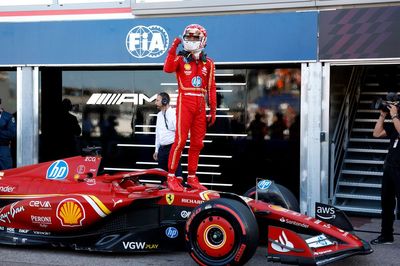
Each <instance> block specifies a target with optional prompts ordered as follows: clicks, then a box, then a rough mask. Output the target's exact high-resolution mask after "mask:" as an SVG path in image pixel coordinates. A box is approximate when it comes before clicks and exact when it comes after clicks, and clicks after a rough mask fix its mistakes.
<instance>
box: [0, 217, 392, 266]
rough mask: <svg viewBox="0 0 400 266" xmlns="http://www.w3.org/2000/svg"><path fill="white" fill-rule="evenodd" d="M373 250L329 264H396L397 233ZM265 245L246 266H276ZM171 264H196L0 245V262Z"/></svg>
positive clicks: (373, 221) (186, 259)
mask: <svg viewBox="0 0 400 266" xmlns="http://www.w3.org/2000/svg"><path fill="white" fill-rule="evenodd" d="M351 220H352V223H353V225H354V227H355V229H356V230H365V231H379V229H380V219H377V218H351ZM395 232H396V233H399V234H400V221H396V222H395ZM356 234H357V235H358V236H360V237H361V238H363V239H365V240H368V241H369V240H371V239H373V238H375V237H376V236H377V234H376V233H368V232H356ZM373 249H374V252H373V253H372V254H370V255H366V256H354V257H350V258H347V259H344V260H341V261H339V262H336V263H333V264H330V265H335V266H339V265H340V266H345V265H346V266H348V265H363V266H364V265H380V266H383V265H399V252H400V235H395V242H394V243H393V244H392V245H377V246H373ZM265 254H266V248H265V247H259V248H258V249H257V252H256V254H255V255H254V257H253V258H252V259H251V260H250V261H249V262H248V264H247V265H250V266H254V265H279V264H276V263H267V261H266V258H265ZM168 264H169V265H173V266H181V265H182V266H192V265H193V266H194V265H196V263H195V262H194V261H193V260H192V259H191V258H190V256H189V255H188V254H187V253H186V252H173V253H167V254H165V253H163V254H128V255H124V254H122V255H121V254H119V255H115V254H100V253H90V252H76V251H70V250H61V249H42V248H33V249H32V248H24V247H14V246H0V265H5V266H22V265H27V266H31V265H40V266H50V265H52V266H72V265H82V266H83V265H85V266H86V265H88V266H91V265H93V266H103V265H104V266H113V265H118V266H119V265H139V266H141V265H154V266H155V265H168Z"/></svg>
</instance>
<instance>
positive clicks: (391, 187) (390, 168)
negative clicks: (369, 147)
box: [371, 102, 400, 245]
mask: <svg viewBox="0 0 400 266" xmlns="http://www.w3.org/2000/svg"><path fill="white" fill-rule="evenodd" d="M397 105H398V103H397V102H385V105H384V106H382V108H380V116H379V119H378V121H377V122H376V124H375V128H374V131H373V136H374V137H375V138H382V137H389V138H390V146H389V151H388V154H387V157H386V159H385V164H384V171H383V177H382V188H381V207H382V222H381V235H380V236H378V237H377V238H376V239H374V240H372V241H371V244H373V245H376V244H392V243H393V222H394V218H395V217H394V209H395V206H396V198H397V199H399V198H400V143H398V142H399V139H400V119H399V114H398V107H397ZM388 113H389V114H390V117H391V119H392V122H391V123H387V124H384V122H385V118H386V116H387V115H388Z"/></svg>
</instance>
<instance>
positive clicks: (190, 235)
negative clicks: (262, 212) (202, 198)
mask: <svg viewBox="0 0 400 266" xmlns="http://www.w3.org/2000/svg"><path fill="white" fill-rule="evenodd" d="M185 234H186V237H185V241H186V245H187V246H188V249H189V252H190V255H191V256H192V258H193V259H194V260H195V261H196V262H197V263H198V264H200V265H243V264H245V263H246V262H247V261H248V260H249V259H250V258H251V257H252V256H253V255H254V252H255V251H256V249H257V245H258V237H259V235H258V225H257V221H256V219H255V217H254V214H253V213H252V211H251V210H250V209H249V207H248V206H246V205H244V204H243V203H242V202H240V201H236V200H232V199H224V198H221V199H216V200H212V201H207V202H205V203H203V204H201V205H199V206H197V207H196V208H195V209H194V210H193V211H192V215H191V216H190V218H189V219H188V221H187V222H186V228H185Z"/></svg>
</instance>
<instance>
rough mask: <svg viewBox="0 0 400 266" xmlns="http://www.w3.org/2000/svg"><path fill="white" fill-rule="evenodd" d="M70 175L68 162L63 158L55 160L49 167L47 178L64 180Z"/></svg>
mask: <svg viewBox="0 0 400 266" xmlns="http://www.w3.org/2000/svg"><path fill="white" fill-rule="evenodd" d="M67 175H68V164H67V163H66V162H65V161H63V160H58V161H55V162H54V163H52V164H51V165H50V167H49V168H48V169H47V173H46V179H52V180H62V179H65V178H66V177H67Z"/></svg>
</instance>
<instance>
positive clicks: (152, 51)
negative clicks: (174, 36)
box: [126, 25, 169, 58]
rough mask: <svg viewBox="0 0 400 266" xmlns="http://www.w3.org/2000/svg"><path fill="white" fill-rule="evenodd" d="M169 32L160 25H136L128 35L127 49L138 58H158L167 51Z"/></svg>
mask: <svg viewBox="0 0 400 266" xmlns="http://www.w3.org/2000/svg"><path fill="white" fill-rule="evenodd" d="M168 45H169V37H168V33H167V32H166V31H165V29H164V28H162V27H160V26H158V25H151V26H148V27H146V26H143V25H140V26H136V27H134V28H132V29H131V30H130V31H129V32H128V35H127V36H126V49H128V52H129V53H130V54H131V55H132V56H134V57H136V58H145V57H150V58H156V57H160V56H162V55H163V54H164V53H165V51H167V49H168Z"/></svg>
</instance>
